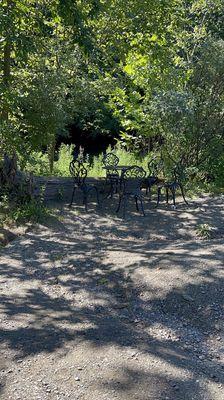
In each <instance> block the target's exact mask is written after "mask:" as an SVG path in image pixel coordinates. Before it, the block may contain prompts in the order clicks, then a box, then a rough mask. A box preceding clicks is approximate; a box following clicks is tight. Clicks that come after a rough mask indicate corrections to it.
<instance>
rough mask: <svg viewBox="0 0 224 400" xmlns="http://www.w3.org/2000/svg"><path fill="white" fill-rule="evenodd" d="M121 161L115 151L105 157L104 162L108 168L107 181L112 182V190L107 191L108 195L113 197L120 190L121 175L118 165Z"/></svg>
mask: <svg viewBox="0 0 224 400" xmlns="http://www.w3.org/2000/svg"><path fill="white" fill-rule="evenodd" d="M118 163H119V158H118V157H117V156H116V155H115V154H114V153H107V154H106V155H105V156H104V158H103V164H104V167H105V168H106V181H105V186H106V185H107V183H109V184H110V190H109V192H108V193H107V195H106V197H109V196H110V197H111V198H112V197H113V194H114V193H117V192H118V188H119V182H120V176H119V172H118V171H117V170H116V167H117V165H118Z"/></svg>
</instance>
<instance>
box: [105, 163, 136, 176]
mask: <svg viewBox="0 0 224 400" xmlns="http://www.w3.org/2000/svg"><path fill="white" fill-rule="evenodd" d="M128 168H130V165H114V166H109V165H107V166H104V167H103V169H105V170H106V171H111V170H113V171H117V172H119V171H121V175H122V173H124V172H125V171H127V169H128Z"/></svg>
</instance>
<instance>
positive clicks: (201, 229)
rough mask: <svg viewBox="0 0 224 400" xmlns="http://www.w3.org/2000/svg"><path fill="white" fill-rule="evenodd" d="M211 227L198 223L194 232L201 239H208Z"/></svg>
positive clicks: (210, 234)
mask: <svg viewBox="0 0 224 400" xmlns="http://www.w3.org/2000/svg"><path fill="white" fill-rule="evenodd" d="M212 231H213V228H212V226H211V225H209V224H199V225H197V227H196V232H197V235H198V236H199V237H201V238H202V239H210V238H211V236H212Z"/></svg>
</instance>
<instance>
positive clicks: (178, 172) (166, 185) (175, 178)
mask: <svg viewBox="0 0 224 400" xmlns="http://www.w3.org/2000/svg"><path fill="white" fill-rule="evenodd" d="M184 178H185V176H184V169H183V168H181V167H180V166H179V165H176V166H175V167H174V168H173V171H172V179H171V180H168V181H164V182H162V181H161V182H159V183H158V184H157V204H156V207H158V205H159V203H160V199H161V191H162V189H165V191H166V202H167V204H168V203H169V193H171V195H172V200H173V206H174V207H176V191H177V190H178V189H180V191H181V194H182V197H183V200H184V202H185V203H186V204H188V202H187V200H186V198H185V193H184V186H183V181H184Z"/></svg>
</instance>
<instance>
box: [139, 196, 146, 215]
mask: <svg viewBox="0 0 224 400" xmlns="http://www.w3.org/2000/svg"><path fill="white" fill-rule="evenodd" d="M139 200H140V205H141V210H142V214H143V215H144V217H145V210H144V207H143V201H142V198H141V197H140V198H139Z"/></svg>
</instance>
